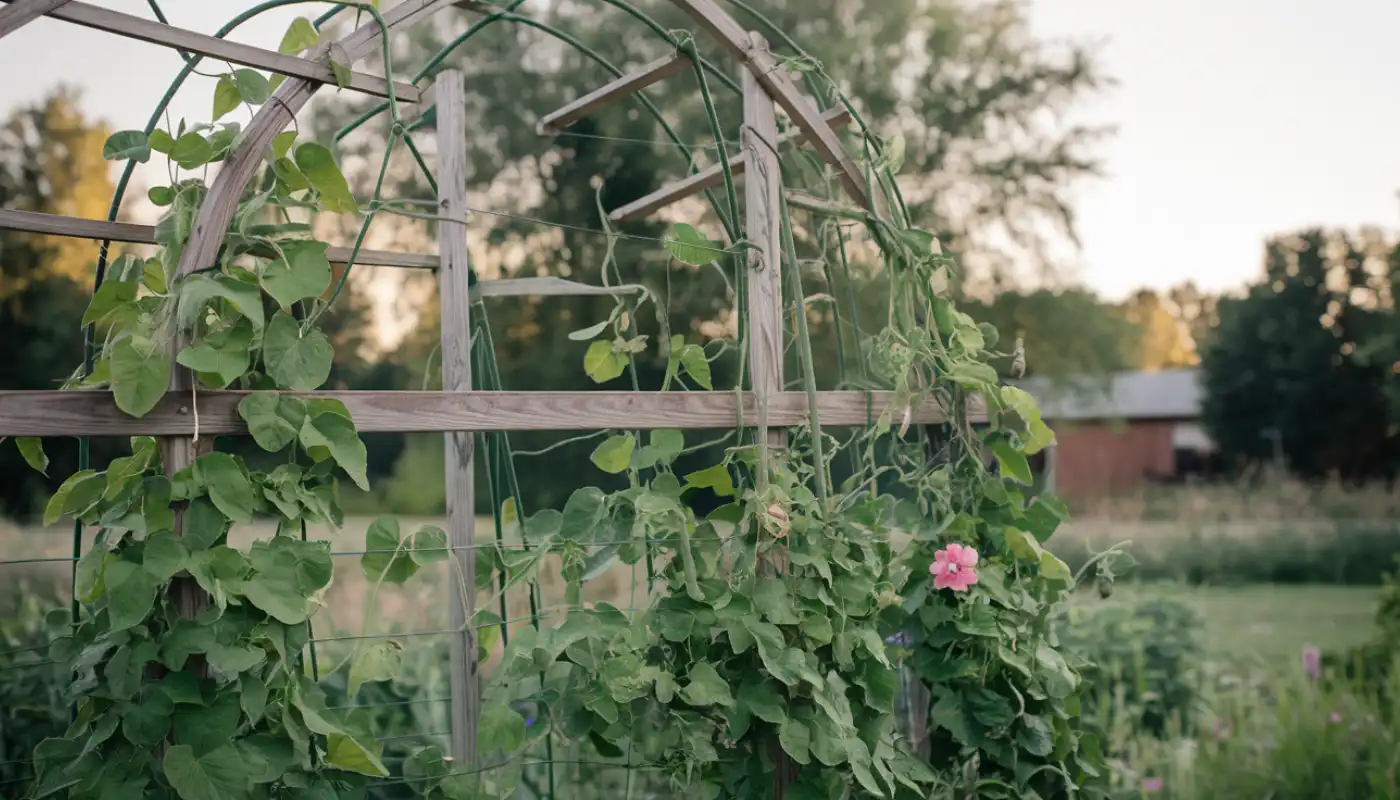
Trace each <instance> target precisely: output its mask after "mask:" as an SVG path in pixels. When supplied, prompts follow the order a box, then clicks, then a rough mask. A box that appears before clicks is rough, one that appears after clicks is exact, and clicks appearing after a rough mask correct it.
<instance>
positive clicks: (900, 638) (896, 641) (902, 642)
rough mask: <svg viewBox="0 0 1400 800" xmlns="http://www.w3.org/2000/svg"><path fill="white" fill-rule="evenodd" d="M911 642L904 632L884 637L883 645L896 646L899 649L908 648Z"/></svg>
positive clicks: (910, 638)
mask: <svg viewBox="0 0 1400 800" xmlns="http://www.w3.org/2000/svg"><path fill="white" fill-rule="evenodd" d="M912 642H913V637H911V636H910V635H909V634H908V633H906V632H904V631H900V632H899V633H896V634H894V635H893V636H886V637H885V644H892V645H898V646H899V647H908V646H909V645H910V644H911V643H912Z"/></svg>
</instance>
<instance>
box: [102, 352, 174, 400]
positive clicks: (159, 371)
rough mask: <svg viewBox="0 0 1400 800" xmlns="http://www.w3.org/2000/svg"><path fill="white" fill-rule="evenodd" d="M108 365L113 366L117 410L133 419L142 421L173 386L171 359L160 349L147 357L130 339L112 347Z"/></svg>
mask: <svg viewBox="0 0 1400 800" xmlns="http://www.w3.org/2000/svg"><path fill="white" fill-rule="evenodd" d="M108 361H109V363H110V364H111V374H112V397H113V399H114V400H116V402H117V408H120V409H121V410H122V411H124V412H126V413H127V414H129V415H131V416H133V417H142V416H145V415H146V412H148V411H150V410H151V409H153V408H155V407H156V403H159V402H160V400H161V398H162V397H164V396H165V390H166V388H167V387H168V386H169V385H170V369H171V364H170V355H169V354H168V353H166V352H165V351H164V350H163V349H161V348H156V350H155V351H154V352H152V353H150V354H149V355H148V354H145V353H142V352H141V351H140V350H138V349H137V348H136V345H135V343H133V342H132V340H131V337H127V338H125V339H121V340H119V341H117V342H116V343H115V344H113V345H112V348H111V350H110V351H109V355H108Z"/></svg>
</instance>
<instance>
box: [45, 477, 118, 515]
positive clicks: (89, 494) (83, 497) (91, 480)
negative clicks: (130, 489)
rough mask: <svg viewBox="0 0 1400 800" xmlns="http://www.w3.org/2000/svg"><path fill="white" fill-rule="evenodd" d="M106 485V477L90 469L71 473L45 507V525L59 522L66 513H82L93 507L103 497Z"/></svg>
mask: <svg viewBox="0 0 1400 800" xmlns="http://www.w3.org/2000/svg"><path fill="white" fill-rule="evenodd" d="M106 487H107V480H106V478H105V477H103V476H101V475H98V474H97V473H96V472H94V471H93V470H90V469H85V470H79V471H78V472H75V473H73V474H72V475H69V476H68V479H67V480H65V481H64V482H63V483H62V484H61V485H60V486H59V487H58V491H56V492H54V494H53V497H50V498H49V503H48V505H47V506H45V507H44V525H45V526H46V527H47V526H49V525H52V524H54V523H55V522H58V521H59V520H60V519H63V515H64V514H72V513H78V514H81V513H83V512H85V511H87V510H88V509H90V508H92V506H93V505H96V503H97V501H98V500H101V499H102V493H103V491H104V490H105V489H106Z"/></svg>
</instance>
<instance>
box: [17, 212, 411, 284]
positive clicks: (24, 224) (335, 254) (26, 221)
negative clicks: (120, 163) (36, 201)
mask: <svg viewBox="0 0 1400 800" xmlns="http://www.w3.org/2000/svg"><path fill="white" fill-rule="evenodd" d="M0 228H3V229H5V230H12V231H25V232H27V233H46V234H49V235H51V236H72V237H75V238H79V239H100V240H104V241H111V242H131V243H132V244H155V241H156V229H155V228H153V227H151V226H150V225H133V224H132V223H130V222H108V221H107V220H105V219H81V218H79V217H64V216H60V215H58V214H40V213H38V212H36V211H12V210H8V209H0ZM326 257H327V258H329V259H330V260H331V263H332V264H344V263H345V262H346V261H348V260H349V259H350V248H349V247H332V248H330V249H328V250H327V251H326ZM355 263H356V264H357V265H360V266H365V267H404V268H407V269H437V266H438V257H437V256H435V255H430V254H420V253H393V252H390V251H388V250H361V251H360V252H359V253H358V254H357V255H356V257H355Z"/></svg>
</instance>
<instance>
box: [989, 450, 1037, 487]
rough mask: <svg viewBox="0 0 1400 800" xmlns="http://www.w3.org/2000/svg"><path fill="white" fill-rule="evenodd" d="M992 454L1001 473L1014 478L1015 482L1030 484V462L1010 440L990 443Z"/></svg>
mask: <svg viewBox="0 0 1400 800" xmlns="http://www.w3.org/2000/svg"><path fill="white" fill-rule="evenodd" d="M992 454H993V455H995V456H996V458H997V464H998V465H999V466H1000V467H1001V474H1002V475H1005V476H1006V477H1008V478H1012V479H1014V480H1015V481H1016V482H1017V483H1021V484H1024V485H1026V486H1030V485H1031V482H1032V480H1033V478H1032V476H1031V465H1030V462H1028V461H1026V457H1025V456H1024V455H1022V454H1021V453H1019V452H1017V451H1016V448H1014V447H1012V446H1011V443H1010V442H1004V441H999V442H996V443H995V444H993V445H992Z"/></svg>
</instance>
